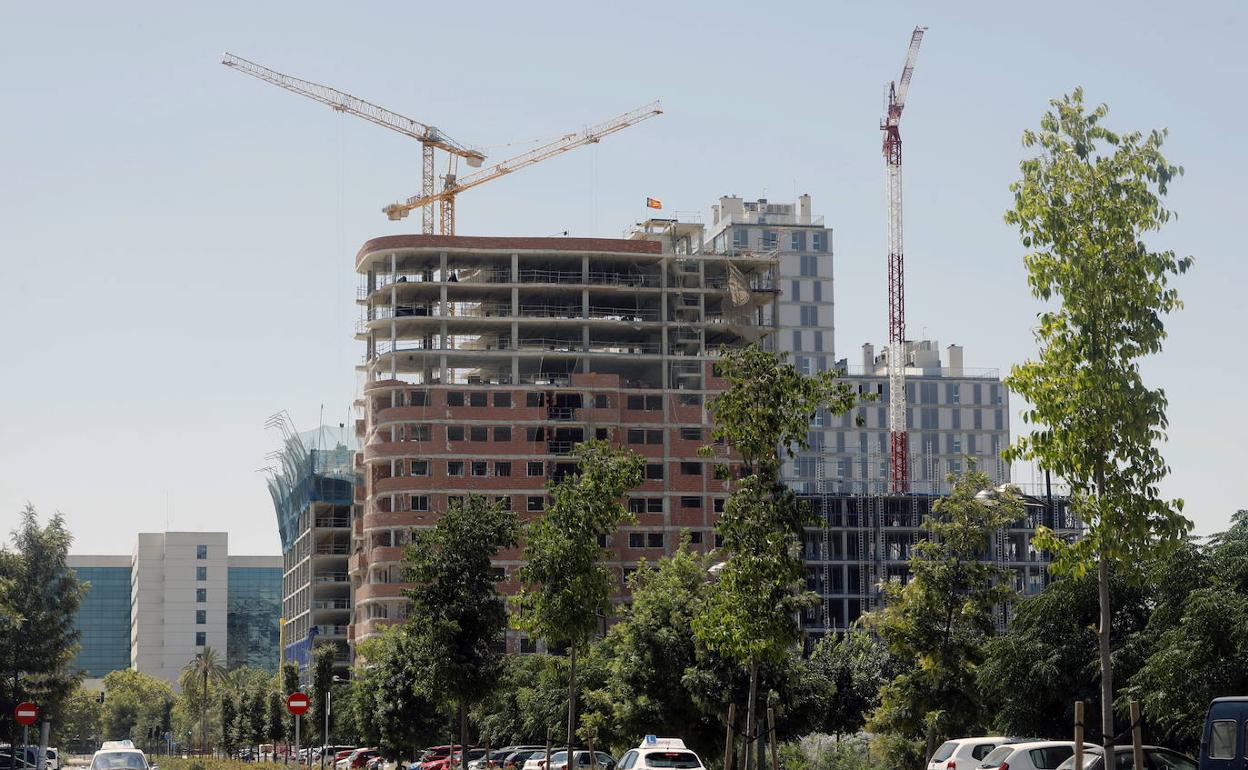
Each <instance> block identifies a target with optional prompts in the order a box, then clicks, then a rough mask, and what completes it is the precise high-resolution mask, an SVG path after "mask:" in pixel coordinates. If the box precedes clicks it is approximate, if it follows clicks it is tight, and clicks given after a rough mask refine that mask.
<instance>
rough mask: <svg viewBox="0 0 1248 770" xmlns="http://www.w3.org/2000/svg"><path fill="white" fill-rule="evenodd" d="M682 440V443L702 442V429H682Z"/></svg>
mask: <svg viewBox="0 0 1248 770" xmlns="http://www.w3.org/2000/svg"><path fill="white" fill-rule="evenodd" d="M680 438H681V440H682V441H701V440H702V429H701V428H681V429H680Z"/></svg>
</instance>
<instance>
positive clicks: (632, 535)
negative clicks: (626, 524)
mask: <svg viewBox="0 0 1248 770" xmlns="http://www.w3.org/2000/svg"><path fill="white" fill-rule="evenodd" d="M628 547H629V548H645V547H646V536H645V534H644V533H642V532H629V533H628Z"/></svg>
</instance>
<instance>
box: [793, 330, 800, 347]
mask: <svg viewBox="0 0 1248 770" xmlns="http://www.w3.org/2000/svg"><path fill="white" fill-rule="evenodd" d="M793 349H794V350H801V349H802V331H801V329H794V330H793Z"/></svg>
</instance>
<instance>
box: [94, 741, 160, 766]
mask: <svg viewBox="0 0 1248 770" xmlns="http://www.w3.org/2000/svg"><path fill="white" fill-rule="evenodd" d="M106 745H107V744H106ZM90 770H152V768H151V767H150V766H149V765H148V764H147V757H146V756H145V755H144V754H143V752H141V751H139V750H138V749H100V750H99V751H97V752H95V754H94V755H92V757H91V768H90Z"/></svg>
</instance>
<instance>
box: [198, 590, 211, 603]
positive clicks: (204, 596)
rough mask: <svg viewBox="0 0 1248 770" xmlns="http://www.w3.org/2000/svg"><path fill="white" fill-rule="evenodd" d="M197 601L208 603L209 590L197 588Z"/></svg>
mask: <svg viewBox="0 0 1248 770" xmlns="http://www.w3.org/2000/svg"><path fill="white" fill-rule="evenodd" d="M195 601H197V602H206V601H208V589H207V588H196V589H195Z"/></svg>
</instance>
